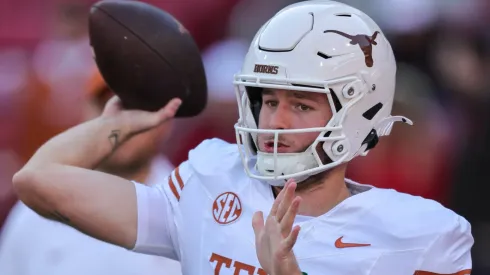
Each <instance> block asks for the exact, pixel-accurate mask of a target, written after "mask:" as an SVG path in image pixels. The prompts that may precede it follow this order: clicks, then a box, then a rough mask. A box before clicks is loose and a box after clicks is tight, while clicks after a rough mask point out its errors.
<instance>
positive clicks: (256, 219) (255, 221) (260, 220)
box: [252, 211, 264, 238]
mask: <svg viewBox="0 0 490 275" xmlns="http://www.w3.org/2000/svg"><path fill="white" fill-rule="evenodd" d="M252 227H253V229H254V234H255V238H257V237H258V236H259V234H260V232H261V231H262V228H264V214H263V213H262V211H258V212H255V213H254V215H253V217H252Z"/></svg>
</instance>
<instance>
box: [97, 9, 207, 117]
mask: <svg viewBox="0 0 490 275" xmlns="http://www.w3.org/2000/svg"><path fill="white" fill-rule="evenodd" d="M89 34H90V44H91V46H92V48H93V50H94V58H95V61H96V63H97V66H98V68H99V70H100V72H101V74H102V76H103V78H104V80H105V81H106V83H107V85H108V86H109V87H110V88H111V89H112V90H113V91H114V93H115V94H117V95H118V96H119V97H120V98H121V101H122V102H123V105H124V107H125V108H127V109H140V110H147V111H156V110H158V109H160V108H162V107H163V106H165V104H167V103H168V102H169V101H170V100H171V99H172V98H175V97H178V98H180V99H182V105H181V107H180V109H179V111H178V112H177V115H176V116H177V117H191V116H196V115H198V114H199V113H200V112H201V111H202V110H203V109H204V108H205V106H206V103H207V83H206V76H205V73H204V66H203V62H202V58H201V54H200V51H199V48H198V47H197V45H196V43H195V42H194V39H193V38H192V36H191V35H190V34H189V33H188V32H187V30H186V29H185V28H184V27H183V26H182V24H180V23H179V22H178V21H177V20H176V19H175V18H174V17H173V16H172V15H170V14H168V13H167V12H165V11H163V10H161V9H159V8H157V7H154V6H152V5H150V4H147V3H143V2H139V1H101V2H98V3H96V4H95V5H93V6H92V8H91V11H90V17H89Z"/></svg>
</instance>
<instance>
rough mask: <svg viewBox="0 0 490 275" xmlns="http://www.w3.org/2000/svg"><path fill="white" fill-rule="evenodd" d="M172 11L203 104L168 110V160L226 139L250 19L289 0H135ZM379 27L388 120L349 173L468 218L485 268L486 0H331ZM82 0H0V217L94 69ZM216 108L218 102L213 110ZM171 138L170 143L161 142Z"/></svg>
mask: <svg viewBox="0 0 490 275" xmlns="http://www.w3.org/2000/svg"><path fill="white" fill-rule="evenodd" d="M145 2H149V3H151V4H154V5H156V6H158V7H161V8H163V9H165V10H167V11H169V12H170V13H172V14H173V15H174V16H175V17H176V18H177V19H179V20H180V21H181V22H182V23H183V25H185V26H186V27H187V29H188V30H189V31H190V33H191V34H192V35H193V36H194V38H195V39H196V41H197V43H198V45H199V47H200V48H201V50H202V55H203V59H204V62H205V67H206V74H207V77H208V83H209V92H210V95H209V101H210V102H209V105H208V108H207V110H206V111H205V112H204V113H203V114H202V115H201V116H199V117H196V118H192V119H180V120H178V121H176V123H175V125H174V130H173V134H172V136H171V137H170V140H168V141H166V142H162V144H161V154H165V155H166V156H167V157H168V158H169V159H170V161H171V162H172V163H173V164H174V165H178V164H179V163H180V162H182V161H183V160H185V159H186V158H187V152H188V150H189V149H191V148H193V147H194V146H196V145H197V144H199V143H200V141H202V140H203V139H206V138H212V137H220V138H222V139H225V140H227V141H230V142H234V139H235V137H234V136H235V134H234V129H233V124H234V123H235V121H236V119H237V110H236V102H235V95H234V91H233V86H232V76H233V74H234V73H235V72H237V71H238V70H239V69H240V66H241V62H242V60H243V57H244V55H245V53H246V50H247V48H248V43H249V42H250V41H251V39H252V38H253V35H254V34H255V32H256V31H257V30H258V28H259V27H260V26H261V25H262V24H263V23H264V22H265V21H266V20H267V19H268V18H269V17H271V16H272V15H273V14H274V13H275V12H277V11H278V10H279V9H281V8H282V7H284V6H286V5H288V4H291V3H293V2H297V1H293V0H267V1H265V0H147V1H145ZM340 2H345V3H347V4H350V5H352V6H354V7H357V8H359V9H361V10H363V11H364V12H366V13H367V14H368V15H370V16H371V17H372V18H373V19H374V20H375V21H377V22H378V24H379V25H380V27H381V28H382V30H383V31H384V32H385V34H386V35H387V36H388V38H389V40H390V42H391V43H392V46H393V48H394V51H395V55H396V58H397V60H398V80H397V91H396V98H395V104H394V108H393V113H394V114H403V115H406V116H407V117H409V118H411V119H412V120H413V121H414V126H413V127H406V126H397V127H395V128H394V130H393V132H392V134H391V136H390V137H389V138H384V139H382V142H380V143H379V144H378V146H377V148H376V149H375V150H373V151H372V152H370V153H369V155H368V156H367V157H364V158H358V159H356V160H355V161H354V162H353V163H352V165H350V168H349V172H348V173H349V177H351V178H352V179H354V180H356V181H360V182H363V183H367V184H372V185H375V186H379V187H384V188H394V189H396V190H398V191H402V192H407V193H410V194H414V195H420V196H423V197H426V198H431V199H434V200H437V201H439V202H441V203H442V204H444V205H445V206H447V207H449V208H451V209H453V210H454V211H455V212H457V213H458V214H461V215H463V216H464V217H465V218H466V219H468V220H469V221H470V222H471V224H472V230H473V234H474V237H475V241H476V245H475V246H474V249H473V261H474V272H473V273H472V274H474V275H480V274H490V261H489V260H487V259H490V256H489V255H490V214H488V213H487V212H488V209H490V200H489V199H487V195H486V194H487V192H485V190H487V186H486V184H487V183H485V182H486V181H487V180H488V178H489V177H488V176H487V173H486V172H487V171H489V170H490V169H487V165H490V105H489V101H490V31H489V30H488V26H489V25H490V0H341V1H340ZM93 3H94V1H92V0H79V1H75V0H63V1H62V0H0V227H1V225H2V222H3V221H4V219H5V218H6V216H7V215H8V213H9V210H10V209H11V207H12V205H14V203H15V202H16V198H15V195H14V194H13V192H12V189H11V179H12V175H13V174H14V173H15V172H16V171H17V170H18V169H19V168H20V167H21V166H22V165H23V164H24V163H25V162H26V161H27V160H28V159H29V157H30V156H31V155H32V154H33V153H34V152H35V150H36V149H37V148H38V147H39V146H40V145H41V144H42V143H44V142H45V141H47V140H48V139H49V138H50V137H52V136H53V135H55V134H57V133H60V132H61V131H63V130H65V129H67V128H69V127H71V126H73V125H75V124H77V123H80V122H81V121H82V113H83V110H82V109H83V108H82V106H81V105H80V104H79V102H80V101H81V100H84V99H85V97H86V96H87V86H88V85H89V84H88V83H89V82H90V78H91V76H92V75H93V72H94V70H95V64H94V61H93V59H92V54H91V50H90V47H89V42H88V37H87V15H88V10H89V8H90V5H91V4H93ZM216 106H219V108H215V107H216ZM169 144H172V146H168V145H169ZM0 245H1V244H0Z"/></svg>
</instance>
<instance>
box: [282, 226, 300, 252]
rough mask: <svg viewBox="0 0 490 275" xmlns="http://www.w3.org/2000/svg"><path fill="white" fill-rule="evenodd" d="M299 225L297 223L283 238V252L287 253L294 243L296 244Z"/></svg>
mask: <svg viewBox="0 0 490 275" xmlns="http://www.w3.org/2000/svg"><path fill="white" fill-rule="evenodd" d="M300 229H301V227H300V226H299V225H296V226H295V227H294V228H293V229H292V230H291V233H290V234H289V236H287V238H286V239H284V242H283V245H284V251H283V252H284V253H287V252H289V251H291V250H292V249H293V247H294V244H296V240H297V239H298V235H299V231H300Z"/></svg>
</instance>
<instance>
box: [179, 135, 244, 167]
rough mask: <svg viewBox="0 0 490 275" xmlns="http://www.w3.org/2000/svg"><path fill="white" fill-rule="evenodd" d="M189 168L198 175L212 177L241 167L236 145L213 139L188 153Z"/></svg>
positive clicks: (205, 141)
mask: <svg viewBox="0 0 490 275" xmlns="http://www.w3.org/2000/svg"><path fill="white" fill-rule="evenodd" d="M188 162H189V166H190V167H191V168H192V170H193V172H194V173H196V174H198V175H214V174H217V173H218V174H219V173H223V172H226V171H230V170H233V169H234V168H236V167H237V166H239V167H241V165H242V162H241V158H240V153H239V151H238V145H237V144H232V143H228V142H226V141H224V140H221V139H218V138H213V139H207V140H204V141H203V142H201V143H200V144H199V145H198V146H197V147H196V148H195V149H193V150H191V151H190V152H189V158H188Z"/></svg>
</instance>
